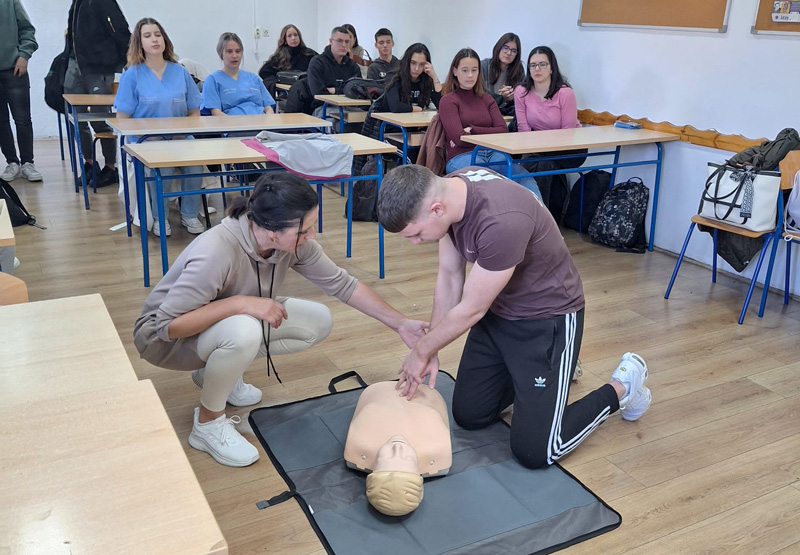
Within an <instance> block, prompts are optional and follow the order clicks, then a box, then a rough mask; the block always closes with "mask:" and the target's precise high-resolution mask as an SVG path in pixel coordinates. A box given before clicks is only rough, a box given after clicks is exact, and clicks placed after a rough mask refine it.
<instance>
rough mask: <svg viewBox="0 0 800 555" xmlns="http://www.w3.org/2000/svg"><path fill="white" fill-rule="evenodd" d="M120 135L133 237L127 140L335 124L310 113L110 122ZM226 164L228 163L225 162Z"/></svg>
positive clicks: (126, 200) (128, 226)
mask: <svg viewBox="0 0 800 555" xmlns="http://www.w3.org/2000/svg"><path fill="white" fill-rule="evenodd" d="M108 125H109V126H111V128H112V129H113V130H114V132H115V133H116V134H117V135H119V138H120V139H119V144H120V160H121V161H122V187H123V192H124V197H125V222H126V228H127V232H128V237H130V236H131V224H130V221H131V213H130V202H129V194H128V191H129V189H128V181H129V179H128V164H127V151H126V150H125V140H126V138H129V140H130V141H134V142H142V141H144V140H146V139H148V138H150V137H153V136H161V137H165V136H169V135H208V134H218V133H246V132H253V134H254V135H255V134H256V133H258V132H260V131H264V130H272V131H276V130H301V129H316V128H320V129H323V128H327V127H330V126H331V122H329V121H325V120H322V119H319V118H315V117H313V116H309V115H308V114H258V115H249V116H191V117H182V118H126V119H120V120H117V119H114V120H109V121H108ZM222 163H225V162H222Z"/></svg>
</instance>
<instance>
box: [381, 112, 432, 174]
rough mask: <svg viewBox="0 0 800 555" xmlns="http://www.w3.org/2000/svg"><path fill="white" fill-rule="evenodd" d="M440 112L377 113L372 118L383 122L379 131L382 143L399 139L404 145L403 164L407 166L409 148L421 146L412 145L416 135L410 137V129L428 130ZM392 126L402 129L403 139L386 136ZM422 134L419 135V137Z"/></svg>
mask: <svg viewBox="0 0 800 555" xmlns="http://www.w3.org/2000/svg"><path fill="white" fill-rule="evenodd" d="M438 113H439V112H438V111H437V110H423V111H422V112H405V113H402V114H395V113H392V112H375V113H373V114H372V117H373V118H375V119H377V120H379V121H380V122H381V126H380V130H379V131H378V139H380V140H381V141H382V140H383V139H384V138H390V139H398V140H400V142H401V143H402V144H403V159H402V161H401V164H405V163H406V160H407V159H408V147H409V146H413V147H418V146H419V144H412V142H413V141H414V135H412V136H411V137H409V135H408V131H407V130H408V129H423V131H424V129H426V128H427V127H428V126H429V125H430V124H431V120H432V119H433V118H434V116H436V115H437V114H438ZM387 125H392V126H394V127H397V128H398V129H400V133H401V137H399V138H398V137H392V136H390V135H386V126H387ZM421 135H422V134H421V133H419V134H418V136H421Z"/></svg>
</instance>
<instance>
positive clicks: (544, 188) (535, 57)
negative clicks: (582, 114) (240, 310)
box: [514, 46, 587, 223]
mask: <svg viewBox="0 0 800 555" xmlns="http://www.w3.org/2000/svg"><path fill="white" fill-rule="evenodd" d="M527 65H528V73H527V75H526V77H525V80H524V81H523V83H522V84H521V85H519V86H517V87H516V88H515V89H514V109H515V111H516V114H517V129H518V130H519V131H542V130H546V129H574V128H576V127H580V126H581V124H580V122H579V121H578V105H577V103H576V101H575V93H574V92H572V88H571V87H570V85H569V83H568V82H567V79H566V77H564V76H563V75H562V74H561V71H559V69H558V60H556V55H555V54H554V53H553V51H552V49H550V48H549V47H547V46H537V47H536V48H534V49H533V50H531V53H530V54H528V64H527ZM586 152H587V151H586V150H571V151H568V152H546V153H542V154H541V155H540V156H541V157H549V156H558V155H566V154H585V153H586ZM585 161H586V157H585V156H582V157H579V158H564V159H561V160H546V161H543V162H528V163H526V164H525V167H526V168H527V169H528V171H531V172H535V171H551V170H560V169H567V168H577V167H579V166H581V165H582V164H583V163H584V162H585ZM536 182H537V183H538V184H539V190H540V191H541V192H542V200H543V201H544V203H545V205H546V206H547V207H548V208H549V209H550V213H551V214H552V215H553V217H554V218H555V220H556V222H557V223H561V218H562V217H563V211H564V210H565V209H566V204H567V202H566V201H567V199H568V198H569V182H568V181H567V179H566V176H565V175H544V176H541V177H537V178H536Z"/></svg>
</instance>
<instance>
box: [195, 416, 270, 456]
mask: <svg viewBox="0 0 800 555" xmlns="http://www.w3.org/2000/svg"><path fill="white" fill-rule="evenodd" d="M199 415H200V408H199V407H197V408H195V409H194V424H193V426H192V432H191V433H190V434H189V445H191V446H192V447H194V448H195V449H197V450H198V451H203V452H205V453H208V454H209V455H211V456H212V457H213V458H214V460H215V461H217V462H218V463H220V464H224V465H226V466H249V465H251V464H253V463H254V462H256V461H257V460H258V449H256V448H255V446H253V445H252V444H251V443H250V442H249V441H247V440H246V439H245V438H244V437H242V434H240V433H239V432H238V431H237V430H236V424H239V423H240V422H241V421H242V419H241V418H239V417H238V416H232V417H231V418H226V417H225V415H224V414H223V415H222V416H220V417H219V418H217V419H216V420H212V421H211V422H206V423H204V424H200V422H198V416H199Z"/></svg>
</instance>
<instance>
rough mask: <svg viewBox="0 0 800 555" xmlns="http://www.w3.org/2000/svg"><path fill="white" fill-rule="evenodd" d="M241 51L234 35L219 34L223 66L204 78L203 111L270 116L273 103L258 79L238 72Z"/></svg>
mask: <svg viewBox="0 0 800 555" xmlns="http://www.w3.org/2000/svg"><path fill="white" fill-rule="evenodd" d="M243 53H244V48H243V46H242V40H241V39H240V38H239V35H237V34H236V33H222V35H221V36H220V37H219V41H218V42H217V54H219V57H220V59H221V60H222V64H223V67H222V69H221V70H218V71H215V72H214V73H212V74H211V75H209V76H208V77H206V80H205V82H204V83H203V109H202V112H203V113H206V112H209V113H210V114H211V115H212V116H220V115H228V116H243V115H256V114H272V113H274V112H275V109H274V106H275V100H274V99H273V98H272V96H271V95H270V94H269V93H268V92H267V89H266V87H264V83H263V82H262V81H261V78H260V77H259V76H258V75H256V74H255V73H250V72H249V71H244V70H242V69H240V66H241V65H242V57H243Z"/></svg>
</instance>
